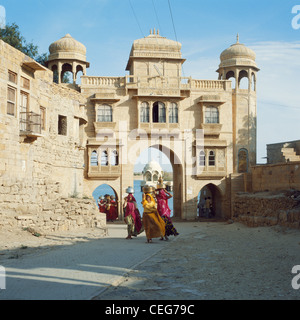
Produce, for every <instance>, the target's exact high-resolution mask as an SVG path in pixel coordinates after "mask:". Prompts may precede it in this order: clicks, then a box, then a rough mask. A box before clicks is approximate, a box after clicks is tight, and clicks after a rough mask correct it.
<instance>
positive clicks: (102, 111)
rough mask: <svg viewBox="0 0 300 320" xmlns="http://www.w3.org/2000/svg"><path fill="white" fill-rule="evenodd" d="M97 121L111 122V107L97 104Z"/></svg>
mask: <svg viewBox="0 0 300 320" xmlns="http://www.w3.org/2000/svg"><path fill="white" fill-rule="evenodd" d="M97 121H98V122H112V107H111V106H109V105H106V104H105V105H102V106H99V107H98V113H97Z"/></svg>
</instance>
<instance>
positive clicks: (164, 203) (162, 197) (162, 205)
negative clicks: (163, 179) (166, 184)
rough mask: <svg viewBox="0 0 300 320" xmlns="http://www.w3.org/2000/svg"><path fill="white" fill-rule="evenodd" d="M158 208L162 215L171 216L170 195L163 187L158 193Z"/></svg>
mask: <svg viewBox="0 0 300 320" xmlns="http://www.w3.org/2000/svg"><path fill="white" fill-rule="evenodd" d="M156 200H157V210H158V213H159V214H160V216H161V217H162V216H165V217H167V218H170V216H171V210H170V208H169V205H168V197H167V195H166V193H165V191H164V190H163V189H160V190H159V192H158V195H156Z"/></svg>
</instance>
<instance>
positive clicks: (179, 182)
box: [0, 30, 259, 230]
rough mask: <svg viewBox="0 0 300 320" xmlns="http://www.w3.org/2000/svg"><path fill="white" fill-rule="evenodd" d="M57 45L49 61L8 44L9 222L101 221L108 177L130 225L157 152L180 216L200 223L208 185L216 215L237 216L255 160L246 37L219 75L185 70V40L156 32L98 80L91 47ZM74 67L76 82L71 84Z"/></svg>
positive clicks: (4, 127) (5, 136) (59, 225)
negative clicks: (168, 170)
mask: <svg viewBox="0 0 300 320" xmlns="http://www.w3.org/2000/svg"><path fill="white" fill-rule="evenodd" d="M49 51H50V55H49V59H48V62H47V64H48V65H47V66H48V68H46V67H43V66H41V65H40V64H38V63H37V62H36V61H34V60H32V59H31V58H29V57H27V56H26V55H24V54H23V53H21V52H19V51H18V50H16V49H14V48H13V47H11V46H10V45H8V44H6V43H5V42H3V41H0V57H1V61H0V68H1V72H0V77H1V78H0V79H1V81H0V94H1V102H0V215H1V224H2V225H13V224H14V225H16V224H19V225H23V226H26V225H35V226H38V227H39V228H41V229H44V230H60V229H61V230H64V229H70V228H73V227H74V228H76V227H80V226H92V227H94V226H103V225H105V217H103V216H102V215H101V214H100V213H99V212H98V209H97V207H96V205H95V201H94V200H90V199H91V198H92V193H93V191H94V190H95V188H97V187H98V186H99V185H101V184H104V183H105V184H109V185H110V186H111V187H112V188H113V190H114V191H115V194H116V197H117V200H119V208H118V209H119V210H118V212H119V219H120V220H122V219H123V212H122V210H121V204H122V201H121V200H122V199H123V198H124V196H125V194H126V188H127V187H128V186H132V185H133V179H134V176H133V169H134V165H135V162H136V160H137V158H138V157H139V155H140V153H141V152H142V151H144V150H146V149H147V148H149V147H155V148H157V149H159V150H161V151H162V152H164V153H165V154H166V155H167V156H168V158H169V159H170V162H171V164H172V167H173V193H174V216H175V217H178V218H181V219H185V220H192V219H195V218H196V216H197V200H198V199H197V198H198V194H199V191H200V190H203V188H205V190H206V192H207V194H209V195H211V197H212V199H213V206H214V209H215V212H216V216H217V217H218V218H231V217H232V212H233V205H232V201H233V196H234V194H235V193H236V192H237V191H245V190H246V189H247V183H246V184H245V181H246V182H247V180H246V179H245V177H246V176H247V175H249V173H250V172H251V167H253V166H255V165H256V108H257V103H256V101H257V99H256V78H257V72H258V71H259V69H258V67H257V65H256V63H255V53H254V52H253V51H252V50H251V49H249V48H247V47H246V46H245V45H243V44H241V43H240V42H239V38H238V37H237V41H236V43H234V44H233V45H232V46H230V47H229V48H228V49H226V50H224V51H223V52H222V53H221V55H220V64H219V66H218V69H217V73H218V80H198V79H193V78H191V77H182V74H181V70H182V64H183V63H184V62H185V59H184V58H183V57H182V55H181V44H180V43H179V42H176V41H173V40H169V39H166V38H165V37H163V36H161V35H160V34H159V32H158V31H156V30H153V31H152V30H151V32H150V35H149V36H147V37H145V38H142V39H138V40H135V41H134V42H133V45H132V49H131V52H130V54H129V59H128V63H127V66H126V71H128V72H127V75H125V76H120V77H104V76H99V77H95V76H88V75H87V68H89V67H90V64H89V62H87V60H86V48H85V46H84V45H83V44H81V43H80V42H78V41H76V40H75V39H74V38H73V37H71V35H69V34H67V35H66V36H64V37H63V38H61V39H59V40H58V41H55V42H54V43H52V44H51V45H50V47H49ZM216 67H217V66H216ZM67 71H69V72H71V73H72V74H73V82H74V83H73V84H64V83H62V79H63V75H64V73H65V72H67ZM79 72H80V73H82V76H81V84H80V85H78V84H76V81H77V78H78V75H79ZM54 80H55V81H54ZM242 83H243V86H242ZM245 83H246V85H245Z"/></svg>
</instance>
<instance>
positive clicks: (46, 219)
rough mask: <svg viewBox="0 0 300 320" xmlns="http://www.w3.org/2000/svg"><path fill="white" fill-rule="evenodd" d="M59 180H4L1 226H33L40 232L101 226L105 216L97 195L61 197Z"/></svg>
mask: <svg viewBox="0 0 300 320" xmlns="http://www.w3.org/2000/svg"><path fill="white" fill-rule="evenodd" d="M60 188H61V186H60V184H59V183H57V182H51V181H46V182H41V183H40V184H38V185H34V184H32V182H30V181H26V182H25V181H22V182H20V181H15V182H12V181H11V180H10V181H8V180H6V181H1V183H0V229H1V227H3V228H14V227H17V228H29V227H30V228H33V229H34V230H38V231H39V232H41V233H48V232H52V231H66V230H74V229H80V228H102V229H103V232H104V233H105V232H106V216H105V214H103V213H100V212H99V210H98V208H97V206H96V203H95V201H94V199H81V198H61V197H60Z"/></svg>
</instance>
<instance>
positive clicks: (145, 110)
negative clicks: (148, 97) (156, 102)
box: [140, 102, 150, 122]
mask: <svg viewBox="0 0 300 320" xmlns="http://www.w3.org/2000/svg"><path fill="white" fill-rule="evenodd" d="M149 110H150V107H149V104H148V102H143V103H142V105H141V110H140V122H149V121H150V119H149Z"/></svg>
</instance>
